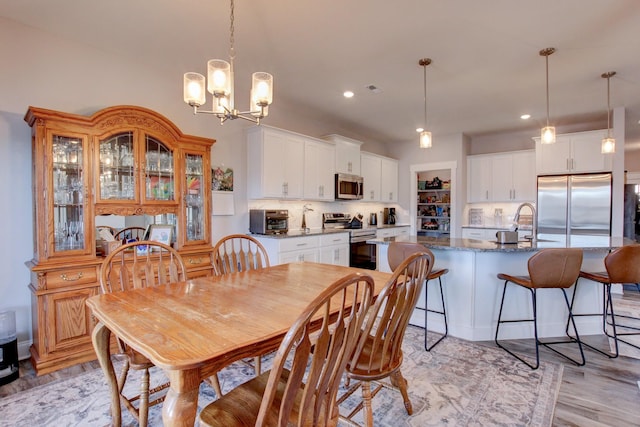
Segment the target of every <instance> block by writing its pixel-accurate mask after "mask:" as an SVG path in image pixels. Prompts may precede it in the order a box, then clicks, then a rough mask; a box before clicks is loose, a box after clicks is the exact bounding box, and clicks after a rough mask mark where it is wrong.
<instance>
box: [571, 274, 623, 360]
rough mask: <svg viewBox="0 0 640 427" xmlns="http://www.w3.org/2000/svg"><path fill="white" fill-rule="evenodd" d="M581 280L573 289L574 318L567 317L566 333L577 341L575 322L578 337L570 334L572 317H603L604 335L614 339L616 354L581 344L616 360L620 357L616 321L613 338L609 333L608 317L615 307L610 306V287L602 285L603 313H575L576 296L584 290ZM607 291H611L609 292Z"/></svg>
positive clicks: (572, 306) (577, 281)
mask: <svg viewBox="0 0 640 427" xmlns="http://www.w3.org/2000/svg"><path fill="white" fill-rule="evenodd" d="M579 281H580V279H578V280H576V283H575V285H574V288H573V295H572V296H571V304H570V305H569V312H570V313H573V316H568V317H567V324H566V328H565V333H566V335H567V337H569V338H570V339H572V340H576V339H577V336H578V330H577V329H576V327H575V322H574V323H573V325H574V326H573V328H574V332H575V334H576V337H573V336H572V335H571V334H570V333H569V326H570V325H571V320H572V317H573V318H575V317H588V316H601V317H602V332H603V333H604V335H606V336H607V337H609V338H613V339H614V343H615V344H614V345H615V352H614V354H613V355H611V354H610V353H609V352H605V351H602V350H600V349H599V348H597V347H595V346H593V345H591V344H587V343H586V342H581V344H582V345H584V346H586V347H588V348H590V349H591V350H593V351H596V352H598V353H600V354H602V355H604V356H607V357H608V358H610V359H615V358H616V357H618V341H617V340H616V339H615V336H616V325H615V320H612V326H613V336H610V335H609V333H608V331H607V315H608V313H609V312H610V309H611V310H613V306H611V307H610V306H609V304H610V303H612V301H611V293H610V289H611V287H610V286H607V284H606V283H602V285H603V287H602V312H601V313H574V312H573V309H574V302H575V299H576V294H577V292H578V288H579V287H580V288H582V286H578V283H579ZM607 290H609V292H607Z"/></svg>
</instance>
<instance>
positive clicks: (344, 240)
mask: <svg viewBox="0 0 640 427" xmlns="http://www.w3.org/2000/svg"><path fill="white" fill-rule="evenodd" d="M320 262H322V263H324V264H333V265H342V266H345V267H348V266H349V233H332V234H327V235H322V236H320Z"/></svg>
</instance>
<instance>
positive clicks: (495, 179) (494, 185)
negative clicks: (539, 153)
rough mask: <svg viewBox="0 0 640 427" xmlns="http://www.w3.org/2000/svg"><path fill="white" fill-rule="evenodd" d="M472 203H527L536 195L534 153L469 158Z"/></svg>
mask: <svg viewBox="0 0 640 427" xmlns="http://www.w3.org/2000/svg"><path fill="white" fill-rule="evenodd" d="M467 166H468V202H469V203H474V202H524V201H533V200H535V198H536V195H535V183H536V175H535V153H534V151H533V150H528V151H516V152H509V153H499V154H483V155H478V156H468V157H467Z"/></svg>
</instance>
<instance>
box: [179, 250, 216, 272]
mask: <svg viewBox="0 0 640 427" xmlns="http://www.w3.org/2000/svg"><path fill="white" fill-rule="evenodd" d="M182 260H183V261H184V266H185V267H186V268H187V270H192V269H198V268H202V267H211V266H212V265H213V264H212V263H211V257H210V253H209V252H203V253H194V254H189V255H182Z"/></svg>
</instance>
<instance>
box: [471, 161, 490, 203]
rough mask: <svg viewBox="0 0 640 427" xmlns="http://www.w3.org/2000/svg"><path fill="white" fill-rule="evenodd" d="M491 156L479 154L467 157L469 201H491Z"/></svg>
mask: <svg viewBox="0 0 640 427" xmlns="http://www.w3.org/2000/svg"><path fill="white" fill-rule="evenodd" d="M491 168H492V161H491V157H488V156H477V157H471V156H469V157H468V158H467V174H468V189H467V199H468V201H469V203H474V202H488V201H491V200H492V199H491V197H492V195H491Z"/></svg>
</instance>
